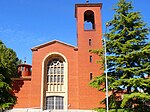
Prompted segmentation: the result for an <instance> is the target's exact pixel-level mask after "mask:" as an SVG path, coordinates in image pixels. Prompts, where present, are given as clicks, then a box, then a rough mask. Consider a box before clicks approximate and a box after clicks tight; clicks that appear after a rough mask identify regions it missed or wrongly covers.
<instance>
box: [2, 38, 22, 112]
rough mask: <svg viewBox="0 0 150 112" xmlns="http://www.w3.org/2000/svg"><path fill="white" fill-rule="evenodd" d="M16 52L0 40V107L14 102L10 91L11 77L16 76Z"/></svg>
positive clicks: (9, 106)
mask: <svg viewBox="0 0 150 112" xmlns="http://www.w3.org/2000/svg"><path fill="white" fill-rule="evenodd" d="M18 61H19V60H18V58H17V56H16V53H15V52H14V51H13V50H12V49H10V48H7V47H6V46H5V45H4V44H3V43H2V41H0V109H2V110H5V109H8V108H11V107H12V106H13V105H14V104H15V103H16V97H15V96H14V94H13V92H12V80H11V78H12V77H16V76H17V64H18Z"/></svg>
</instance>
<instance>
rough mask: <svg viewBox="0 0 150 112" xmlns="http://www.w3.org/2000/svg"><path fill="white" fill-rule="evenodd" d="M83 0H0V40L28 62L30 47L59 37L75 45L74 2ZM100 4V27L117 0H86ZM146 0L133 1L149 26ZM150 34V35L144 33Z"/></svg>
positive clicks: (30, 61) (136, 9)
mask: <svg viewBox="0 0 150 112" xmlns="http://www.w3.org/2000/svg"><path fill="white" fill-rule="evenodd" d="M85 1H86V0H0V40H2V41H3V43H4V44H5V45H6V46H7V47H9V48H12V49H13V50H14V51H16V53H17V56H18V57H19V58H20V59H22V60H24V58H25V57H26V60H27V63H29V64H32V52H31V50H30V48H32V47H34V46H37V45H39V44H42V43H45V42H48V41H51V40H54V39H56V40H60V41H63V42H66V43H69V44H72V45H75V46H76V20H75V17H74V5H75V4H76V3H85ZM89 1H90V3H103V8H102V23H103V25H102V28H103V31H104V30H105V23H106V22H107V21H109V20H111V19H112V17H113V14H114V11H113V10H112V7H113V5H114V4H116V3H117V1H118V0H89ZM149 5H150V0H144V1H142V0H133V6H134V10H135V11H140V12H141V15H142V16H143V20H144V21H145V22H146V23H148V26H150V6H149ZM148 37H150V36H148Z"/></svg>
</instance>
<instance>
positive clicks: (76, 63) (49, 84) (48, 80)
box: [12, 3, 105, 112]
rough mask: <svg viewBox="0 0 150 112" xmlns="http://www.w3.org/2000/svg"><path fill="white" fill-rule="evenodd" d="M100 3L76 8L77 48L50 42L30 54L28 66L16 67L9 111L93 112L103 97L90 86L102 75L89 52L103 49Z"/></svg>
mask: <svg viewBox="0 0 150 112" xmlns="http://www.w3.org/2000/svg"><path fill="white" fill-rule="evenodd" d="M101 8H102V4H101V3H86V4H75V18H76V24H77V46H72V45H69V44H67V43H64V42H61V41H58V40H53V41H50V42H47V43H44V44H42V45H39V46H35V47H33V48H32V49H31V50H32V54H33V56H32V75H31V74H30V73H29V72H31V71H30V69H31V66H29V65H27V64H22V65H20V66H19V68H18V70H19V71H20V78H14V93H15V95H16V96H17V104H16V105H15V106H14V108H13V110H12V111H27V110H28V111H32V110H34V112H36V111H47V112H49V111H51V112H55V111H59V112H63V111H64V112H66V111H69V112H71V111H72V112H78V111H82V112H88V111H89V112H92V110H93V109H94V108H97V107H103V105H101V104H100V100H102V99H103V98H104V97H105V93H102V92H100V91H98V90H96V89H95V88H91V87H90V86H89V82H90V81H91V80H92V79H93V78H94V77H96V76H98V75H100V74H101V73H102V72H103V71H101V70H100V65H99V64H97V63H96V61H98V60H100V57H99V56H97V55H95V54H92V53H90V52H89V50H91V49H100V48H102V23H101Z"/></svg>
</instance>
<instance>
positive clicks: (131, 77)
mask: <svg viewBox="0 0 150 112" xmlns="http://www.w3.org/2000/svg"><path fill="white" fill-rule="evenodd" d="M114 10H115V14H114V17H113V20H111V21H109V22H108V24H109V26H107V27H108V28H109V32H108V33H106V34H105V37H106V45H107V47H106V49H107V64H108V66H107V67H108V71H107V74H108V82H109V90H110V91H113V92H114V90H115V92H116V93H117V92H120V91H122V92H124V95H123V99H122V101H121V102H120V105H118V104H116V108H121V107H122V108H128V109H132V110H134V111H139V110H140V109H141V108H142V107H144V108H145V110H144V109H142V111H143V112H147V110H148V111H150V107H148V106H147V104H148V102H150V99H149V98H150V79H149V77H150V43H149V42H148V38H147V35H148V34H149V31H150V30H149V28H148V27H147V26H146V24H145V23H144V21H143V20H142V16H141V15H140V13H139V12H133V6H132V3H131V2H127V1H126V0H119V2H118V3H117V4H116V5H115V8H114ZM91 52H93V53H96V54H98V55H99V56H102V54H103V53H102V50H101V51H99V52H98V50H92V51H91ZM102 59H103V58H102ZM101 62H104V60H103V61H101ZM103 65H104V64H103ZM104 83H105V74H103V75H101V76H98V77H96V78H95V79H94V80H93V81H92V82H90V85H91V86H92V87H95V88H98V89H99V90H105V87H104V86H100V85H101V84H104ZM102 87H103V88H102ZM112 95H113V94H112ZM110 102H114V103H117V102H119V101H117V99H115V98H114V99H112V100H110ZM135 105H136V106H135ZM110 107H111V106H110Z"/></svg>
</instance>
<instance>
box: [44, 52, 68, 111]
mask: <svg viewBox="0 0 150 112" xmlns="http://www.w3.org/2000/svg"><path fill="white" fill-rule="evenodd" d="M55 57H57V58H61V59H62V60H63V61H64V62H65V81H64V86H65V88H66V89H65V94H55V93H50V94H49V96H55V95H60V96H64V99H65V100H64V109H65V110H67V109H68V106H67V105H68V61H67V58H66V57H65V56H64V55H63V54H61V53H59V52H51V53H49V54H47V55H46V56H45V57H44V59H43V62H42V80H41V109H44V97H46V96H44V95H45V94H46V93H44V92H45V91H44V86H45V85H44V84H45V82H44V81H45V72H46V67H47V65H48V63H49V61H50V60H51V59H53V58H55Z"/></svg>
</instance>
